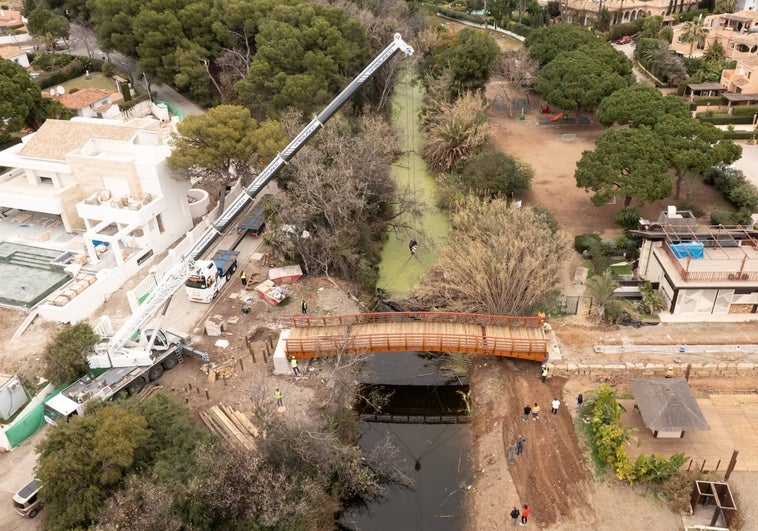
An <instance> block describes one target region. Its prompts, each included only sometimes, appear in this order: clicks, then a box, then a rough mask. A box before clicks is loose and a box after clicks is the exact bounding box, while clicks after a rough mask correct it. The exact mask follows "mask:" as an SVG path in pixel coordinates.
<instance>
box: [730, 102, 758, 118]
mask: <svg viewBox="0 0 758 531" xmlns="http://www.w3.org/2000/svg"><path fill="white" fill-rule="evenodd" d="M757 112H758V105H737V106H736V107H732V114H733V115H735V116H744V115H749V116H750V117H751V118H752V116H753V115H754V114H755V113H757Z"/></svg>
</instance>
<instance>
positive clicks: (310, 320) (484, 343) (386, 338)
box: [274, 312, 548, 372]
mask: <svg viewBox="0 0 758 531" xmlns="http://www.w3.org/2000/svg"><path fill="white" fill-rule="evenodd" d="M286 326H289V327H290V328H288V329H285V330H283V331H282V334H281V336H280V338H279V345H278V346H277V349H276V353H275V355H274V358H275V372H280V370H279V368H278V367H277V365H278V364H277V363H276V362H277V359H276V358H277V357H279V358H280V359H281V358H282V357H283V358H284V360H285V361H286V358H287V357H292V356H294V357H295V358H297V359H309V358H314V357H317V356H328V355H333V354H337V353H344V354H357V353H362V352H397V351H428V352H460V353H465V354H486V355H491V356H507V357H510V358H520V359H526V360H532V361H537V362H542V361H543V360H545V358H546V357H547V349H548V341H547V338H546V337H545V333H544V331H543V328H542V325H541V324H540V318H539V317H508V316H502V315H482V314H475V313H451V312H385V313H361V314H354V315H323V316H319V315H316V316H310V315H303V316H298V317H293V318H291V319H290V320H289V322H288V323H285V327H286ZM283 370H284V371H287V370H289V369H288V367H283Z"/></svg>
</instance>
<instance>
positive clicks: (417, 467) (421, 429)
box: [341, 423, 471, 531]
mask: <svg viewBox="0 0 758 531" xmlns="http://www.w3.org/2000/svg"><path fill="white" fill-rule="evenodd" d="M387 436H389V437H390V440H391V441H392V442H393V443H394V444H395V445H396V446H397V448H398V449H399V451H400V453H399V457H398V458H399V463H398V468H400V469H401V470H402V471H403V472H404V473H405V474H406V475H407V476H408V477H410V478H411V479H413V481H414V484H415V486H414V487H413V488H409V489H405V488H400V487H393V488H390V489H389V490H388V492H387V495H386V499H385V500H384V501H383V502H381V503H371V504H369V505H367V506H365V507H361V508H355V509H351V510H349V511H347V512H346V513H345V514H343V517H342V519H341V524H342V526H343V527H344V528H345V529H351V530H355V531H359V530H360V531H372V530H376V531H380V530H381V531H384V530H386V529H393V530H396V531H401V530H414V529H415V530H422V529H433V530H435V531H448V530H450V531H453V530H458V529H464V528H465V520H464V511H463V502H464V493H465V490H466V484H467V482H468V478H469V470H470V459H469V448H470V447H471V436H470V433H469V429H468V426H467V425H465V424H435V425H419V424H380V423H364V433H363V437H362V438H361V441H360V445H361V448H363V449H364V451H370V449H371V448H372V447H373V446H374V445H376V444H378V443H379V442H380V441H382V440H384V438H385V437H387Z"/></svg>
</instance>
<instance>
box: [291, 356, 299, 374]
mask: <svg viewBox="0 0 758 531" xmlns="http://www.w3.org/2000/svg"><path fill="white" fill-rule="evenodd" d="M290 366H291V367H292V372H294V373H295V376H300V367H298V366H297V359H296V358H295V356H292V358H291V359H290Z"/></svg>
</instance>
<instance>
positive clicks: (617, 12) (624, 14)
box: [562, 0, 698, 26]
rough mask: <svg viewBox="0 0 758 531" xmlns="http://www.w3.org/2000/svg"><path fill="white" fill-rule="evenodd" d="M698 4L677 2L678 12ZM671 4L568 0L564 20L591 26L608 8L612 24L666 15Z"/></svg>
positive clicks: (689, 0) (667, 0) (640, 0)
mask: <svg viewBox="0 0 758 531" xmlns="http://www.w3.org/2000/svg"><path fill="white" fill-rule="evenodd" d="M697 4H698V3H697V0H682V1H681V2H678V3H677V4H676V12H677V13H679V12H683V11H684V12H686V11H691V10H693V9H697ZM670 6H671V2H670V0H649V1H645V0H600V1H596V0H568V1H567V2H566V6H565V7H564V8H563V11H562V13H563V15H562V16H563V21H564V22H569V23H574V24H583V25H585V26H589V25H590V24H592V23H594V22H595V21H596V20H597V17H598V15H599V14H600V13H601V12H602V10H604V9H607V10H608V13H610V15H611V24H620V23H622V22H631V21H633V20H637V19H638V18H643V17H652V16H666V15H667V12H668V10H669V8H670Z"/></svg>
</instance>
